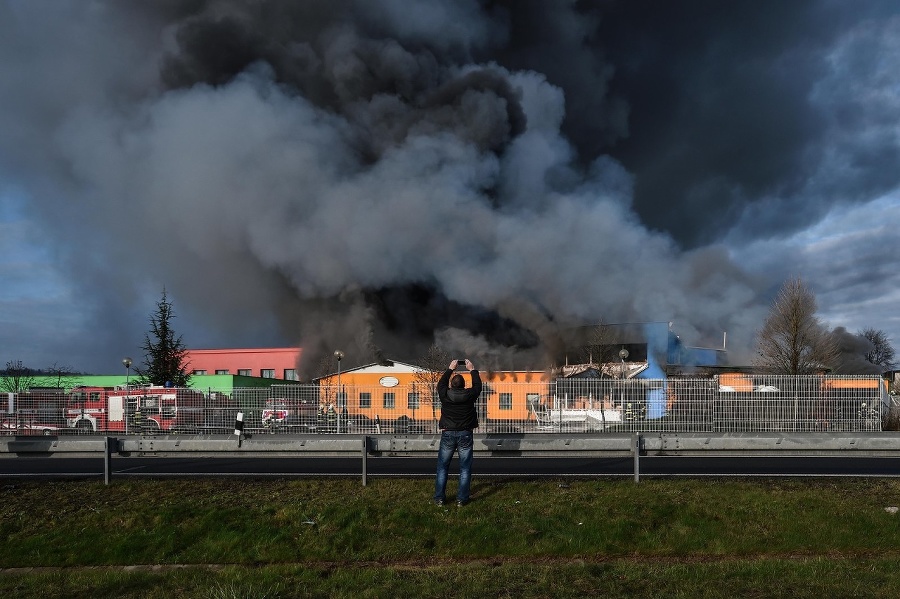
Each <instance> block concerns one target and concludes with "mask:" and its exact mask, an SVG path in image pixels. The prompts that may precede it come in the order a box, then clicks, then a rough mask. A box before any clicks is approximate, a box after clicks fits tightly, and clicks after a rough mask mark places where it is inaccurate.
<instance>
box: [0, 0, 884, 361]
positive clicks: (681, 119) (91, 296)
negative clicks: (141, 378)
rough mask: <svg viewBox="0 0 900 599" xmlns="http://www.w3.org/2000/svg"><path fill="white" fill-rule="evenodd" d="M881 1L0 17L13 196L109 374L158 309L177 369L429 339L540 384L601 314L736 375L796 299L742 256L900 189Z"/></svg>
mask: <svg viewBox="0 0 900 599" xmlns="http://www.w3.org/2000/svg"><path fill="white" fill-rule="evenodd" d="M891 7H892V5H891V3H888V2H876V1H870V2H861V3H854V4H853V6H850V5H849V4H846V5H845V4H843V3H835V2H829V1H824V0H823V1H796V2H763V3H759V2H749V1H742V2H729V3H721V2H715V1H712V0H708V1H706V0H695V1H692V2H678V3H675V2H664V3H660V2H643V1H639V2H633V1H632V2H615V1H597V2H587V1H574V0H572V1H564V0H560V1H558V2H543V1H538V0H526V1H519V0H517V1H516V2H512V1H494V2H490V1H476V0H454V1H448V0H421V1H418V2H414V3H410V2H406V1H401V0H381V1H379V2H370V1H368V0H340V1H335V0H330V1H327V2H326V1H324V0H321V1H306V2H280V1H275V0H255V1H252V2H243V1H241V2H239V1H236V0H233V1H231V0H209V1H199V0H198V1H194V2H175V1H172V2H165V1H153V2H151V1H135V2H126V3H119V2H103V1H98V2H91V3H82V2H62V1H61V2H53V3H43V2H28V3H24V2H14V1H8V2H4V3H3V4H0V69H2V71H0V106H2V107H3V113H2V115H3V116H0V178H2V179H3V180H7V181H11V182H12V183H13V184H14V185H16V186H20V187H21V188H22V189H24V190H26V193H27V195H28V197H29V200H30V202H29V208H28V210H29V211H30V214H31V216H32V217H33V218H35V219H36V220H38V221H39V222H41V223H42V224H43V226H45V227H46V230H47V231H48V239H47V244H48V245H50V246H52V247H53V248H55V249H56V250H57V251H58V252H59V261H60V264H62V265H64V267H65V268H66V269H67V271H68V272H69V273H71V276H72V279H73V281H74V285H75V296H76V297H78V298H82V300H83V302H84V305H85V309H86V310H87V311H88V312H87V313H88V314H89V318H92V319H93V320H90V321H89V325H90V326H89V330H90V331H91V332H90V334H88V335H84V334H83V333H82V334H79V333H77V332H72V333H71V334H70V335H66V336H63V338H62V339H61V340H60V343H59V347H66V346H68V347H78V348H80V349H81V350H82V351H86V352H88V353H94V352H96V353H98V354H103V359H102V360H101V359H100V358H99V357H98V358H97V359H96V360H95V361H94V362H91V363H92V364H105V363H108V362H110V361H111V360H110V358H109V354H110V353H112V355H118V354H119V353H121V352H122V351H126V350H122V349H119V348H121V347H122V345H123V343H124V344H125V345H126V346H128V345H129V344H131V345H130V346H131V347H135V346H136V345H137V343H136V342H135V338H136V337H138V336H139V335H140V334H142V332H143V325H144V322H145V319H146V314H144V313H143V312H142V311H141V310H142V309H143V307H144V306H146V305H147V301H146V298H147V297H152V298H154V299H155V298H156V297H158V293H159V290H160V289H161V288H162V286H163V285H165V287H166V288H167V290H168V291H169V293H170V297H171V298H172V299H173V300H174V301H175V302H176V304H175V306H176V312H178V311H179V310H180V313H181V314H182V319H183V320H182V322H180V323H178V324H182V325H183V326H184V327H186V328H187V332H186V334H185V341H186V342H187V343H188V344H189V345H192V346H195V347H196V346H199V345H203V344H209V345H218V344H221V345H264V344H282V343H296V344H300V345H301V346H302V347H303V348H304V349H305V350H306V354H305V357H304V363H303V364H301V365H300V366H301V370H302V371H303V372H304V373H306V374H311V373H312V369H314V368H315V367H316V365H317V364H318V362H319V357H321V356H327V355H329V354H330V353H331V352H332V351H333V350H334V349H335V348H341V349H343V350H344V351H346V352H347V355H348V360H347V363H348V364H350V365H353V364H361V363H365V362H368V361H372V360H373V359H377V358H379V357H393V358H397V359H407V360H416V359H417V357H418V356H421V355H423V354H424V352H425V348H427V346H428V345H430V344H431V343H433V342H435V341H437V342H438V343H441V344H442V345H443V346H444V347H445V348H446V349H448V350H449V351H454V352H461V353H462V352H464V353H466V354H467V355H470V356H473V357H480V358H482V359H483V360H485V361H487V362H489V363H490V365H491V367H492V368H497V369H499V368H512V367H516V368H522V367H536V368H537V367H543V366H545V365H546V364H547V363H548V362H549V361H553V360H559V359H561V355H562V353H563V351H564V346H563V343H562V341H561V331H564V330H565V329H567V328H569V327H573V326H580V325H584V324H585V323H590V322H597V321H598V320H600V319H602V320H603V321H605V322H616V321H659V320H672V321H675V322H676V323H677V325H676V326H677V327H678V330H679V333H680V334H681V335H682V337H683V338H685V339H690V340H691V342H692V344H710V345H717V344H718V343H719V340H721V338H722V332H723V331H726V330H727V331H728V334H729V337H728V338H729V340H730V344H731V345H730V349H732V355H733V358H734V359H735V360H736V361H737V362H741V361H745V360H746V358H747V357H748V356H749V355H750V353H751V351H752V349H751V346H752V339H753V332H754V331H755V329H756V328H758V327H759V325H760V323H761V322H762V317H763V315H764V313H765V310H766V309H767V306H766V298H767V295H768V294H770V293H771V292H772V290H773V289H777V286H778V284H779V283H780V277H781V276H782V275H783V274H784V273H781V272H777V273H776V272H769V273H761V272H760V271H758V270H752V269H747V268H744V267H743V266H744V265H741V266H739V265H738V264H737V263H736V261H735V259H734V255H735V254H736V252H738V250H739V249H740V248H742V247H744V248H745V247H747V244H748V242H750V241H753V240H756V239H758V238H766V239H772V238H777V237H778V236H784V235H788V234H790V233H792V232H794V231H796V230H799V229H803V228H805V227H806V226H808V225H809V224H810V223H812V222H816V221H817V220H818V219H820V218H821V217H823V216H824V215H826V214H828V213H829V210H830V209H831V208H832V207H834V206H836V205H852V204H854V203H862V202H865V201H868V200H869V199H871V197H872V196H873V195H878V194H881V193H885V192H886V191H889V190H891V189H893V188H895V187H896V186H897V185H898V182H900V179H898V177H900V169H897V168H893V169H892V168H889V167H890V166H892V165H896V159H897V157H898V148H900V144H898V143H897V140H896V136H890V135H881V136H879V135H876V133H880V132H881V129H879V125H880V124H882V123H884V122H886V120H890V119H892V118H894V117H896V116H898V108H897V106H896V103H892V102H891V101H890V100H889V99H881V100H879V99H878V98H874V99H873V98H872V93H874V92H875V91H879V90H884V89H885V84H884V80H885V78H886V77H887V78H888V79H889V77H890V75H889V73H890V71H889V70H888V71H885V70H879V68H878V67H876V66H873V64H872V61H869V60H867V58H868V57H870V56H873V55H878V56H880V55H881V54H882V53H883V52H884V51H885V50H890V48H891V46H890V41H889V40H890V39H891V33H892V32H894V31H895V30H897V29H900V26H898V25H897V23H898V17H897V16H896V10H895V9H893V8H891ZM893 64H896V63H893ZM884 68H887V67H884ZM848 79H851V80H852V81H854V82H855V84H856V85H857V87H856V88H854V87H853V86H847V85H846V84H845V81H847V80H848ZM888 87H889V86H888ZM867 94H868V95H867ZM859 130H863V131H864V132H865V133H869V135H864V136H862V137H861V136H858V135H855V134H854V132H857V131H859ZM847 165H852V168H850V167H848V166H847ZM736 248H737V250H736ZM738 253H739V252H738ZM142 298H143V299H142ZM123 306H124V308H123ZM190 333H195V334H196V336H195V337H194V338H193V339H192V338H191V334H190ZM85 337H87V338H88V340H85ZM201 340H202V341H201ZM101 348H102V349H101ZM111 348H112V349H111ZM86 359H87V358H86ZM96 368H98V369H100V370H103V369H104V367H103V366H97V367H96Z"/></svg>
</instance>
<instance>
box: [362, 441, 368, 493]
mask: <svg viewBox="0 0 900 599" xmlns="http://www.w3.org/2000/svg"><path fill="white" fill-rule="evenodd" d="M368 453H369V437H368V436H367V435H363V438H362V484H363V486H364V487H365V486H366V459H367V457H368Z"/></svg>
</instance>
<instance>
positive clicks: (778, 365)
mask: <svg viewBox="0 0 900 599" xmlns="http://www.w3.org/2000/svg"><path fill="white" fill-rule="evenodd" d="M817 309H818V306H817V303H816V297H815V295H814V294H813V293H812V291H810V289H809V288H808V287H807V286H806V285H805V284H804V283H803V281H802V280H801V279H800V278H796V279H791V280H790V281H787V282H785V284H784V285H783V286H782V288H781V291H779V292H778V297H777V298H775V302H774V303H773V304H772V309H771V311H770V312H769V315H768V316H767V317H766V321H765V323H764V324H763V328H762V330H760V332H759V334H758V338H757V341H758V346H757V353H758V356H757V365H758V366H761V367H763V368H766V369H767V370H769V371H771V372H773V373H775V374H814V373H816V372H818V371H821V370H823V369H830V368H833V367H834V365H835V363H836V361H837V359H838V357H839V350H838V346H837V343H836V342H835V340H834V337H833V336H832V335H831V334H830V333H829V332H828V331H827V330H826V329H825V327H824V326H822V324H821V323H820V322H819V319H818V318H817V317H816V311H817Z"/></svg>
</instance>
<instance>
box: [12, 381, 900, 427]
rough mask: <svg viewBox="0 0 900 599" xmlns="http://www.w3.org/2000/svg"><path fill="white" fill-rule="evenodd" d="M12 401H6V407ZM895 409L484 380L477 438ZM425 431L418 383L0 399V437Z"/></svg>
mask: <svg viewBox="0 0 900 599" xmlns="http://www.w3.org/2000/svg"><path fill="white" fill-rule="evenodd" d="M4 399H5V401H4ZM890 404H891V399H890V396H888V395H887V392H886V388H885V386H884V384H883V381H882V380H881V379H880V378H879V377H873V376H865V377H863V376H858V377H847V376H841V377H837V376H832V377H822V376H761V375H746V374H741V375H731V376H727V377H726V376H720V377H716V378H712V379H710V378H678V379H674V378H673V379H657V380H620V379H558V380H556V381H554V382H550V383H546V382H490V381H489V382H486V383H485V384H484V389H483V391H482V395H481V397H480V399H479V401H478V402H477V410H478V414H479V421H480V423H481V426H480V429H479V430H480V432H486V433H531V432H541V433H548V432H559V433H576V432H649V431H660V432H779V431H780V432H808V431H823V432H842V431H880V430H882V420H883V417H884V415H885V413H886V411H887V409H888V407H889V406H890ZM238 414H240V415H241V418H242V428H243V433H244V434H290V433H315V434H331V433H359V434H379V433H391V434H406V433H411V434H422V433H435V432H437V431H438V419H439V417H440V402H439V401H438V399H437V397H436V396H435V394H434V393H433V391H432V390H430V389H427V390H423V388H422V387H421V386H418V387H417V386H410V387H405V386H402V385H398V386H394V387H381V386H372V387H362V386H348V385H344V386H341V387H340V388H338V387H337V386H319V385H311V384H295V385H290V384H285V385H273V386H271V387H268V388H237V389H234V390H233V392H232V393H231V394H230V395H225V394H222V393H218V392H213V391H209V390H207V391H202V390H196V389H178V390H168V391H166V392H165V393H163V392H159V391H148V390H142V389H134V388H131V389H128V390H127V391H123V390H91V391H90V392H85V391H84V390H81V391H79V390H73V391H72V392H69V393H64V392H46V391H45V392H32V393H20V394H5V395H0V419H2V420H0V434H6V435H60V434H79V433H80V434H106V433H115V434H116V435H123V434H124V435H130V434H137V435H146V434H176V433H177V434H233V433H234V430H235V424H236V421H237V419H238Z"/></svg>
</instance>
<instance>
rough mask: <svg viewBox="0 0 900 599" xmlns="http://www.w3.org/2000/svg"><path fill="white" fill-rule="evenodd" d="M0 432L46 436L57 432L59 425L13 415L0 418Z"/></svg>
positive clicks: (4, 433) (3, 433)
mask: <svg viewBox="0 0 900 599" xmlns="http://www.w3.org/2000/svg"><path fill="white" fill-rule="evenodd" d="M0 434H2V435H44V436H48V435H56V434H59V427H58V426H56V425H53V424H44V423H41V422H36V421H30V420H22V419H18V418H16V417H14V416H13V417H10V418H4V419H3V420H0Z"/></svg>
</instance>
